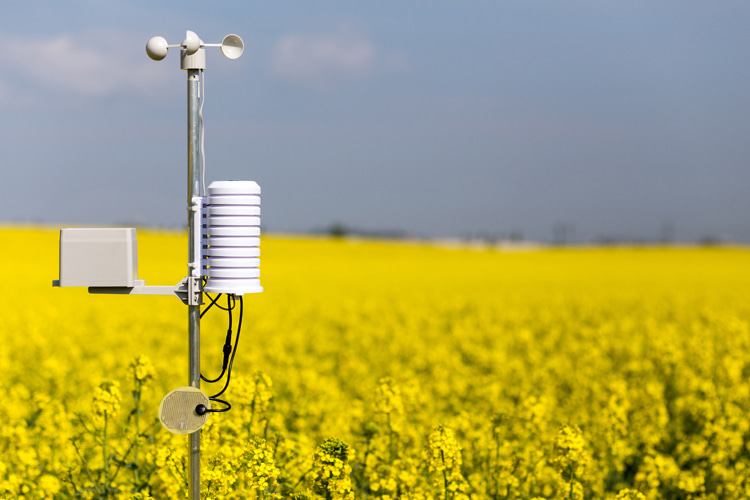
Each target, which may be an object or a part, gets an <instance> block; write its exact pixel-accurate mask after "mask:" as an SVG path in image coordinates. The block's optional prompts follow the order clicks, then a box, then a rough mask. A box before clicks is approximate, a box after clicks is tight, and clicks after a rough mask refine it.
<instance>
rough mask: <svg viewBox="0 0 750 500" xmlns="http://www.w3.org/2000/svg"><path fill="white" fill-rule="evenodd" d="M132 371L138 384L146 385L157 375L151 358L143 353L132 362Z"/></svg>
mask: <svg viewBox="0 0 750 500" xmlns="http://www.w3.org/2000/svg"><path fill="white" fill-rule="evenodd" d="M130 371H131V375H132V377H133V381H134V382H135V383H136V385H137V384H141V385H146V384H147V383H149V382H150V381H151V380H152V379H153V378H154V377H155V376H156V370H154V365H153V364H152V363H151V360H150V359H149V357H148V356H143V355H141V356H138V357H137V358H135V359H134V360H133V361H131V362H130Z"/></svg>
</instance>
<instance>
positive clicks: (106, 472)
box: [102, 411, 109, 498]
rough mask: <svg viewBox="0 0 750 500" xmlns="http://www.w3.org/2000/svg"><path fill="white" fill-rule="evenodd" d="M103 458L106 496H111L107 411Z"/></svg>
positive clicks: (105, 415)
mask: <svg viewBox="0 0 750 500" xmlns="http://www.w3.org/2000/svg"><path fill="white" fill-rule="evenodd" d="M102 459H103V461H104V497H105V498H106V497H108V496H109V459H108V458H107V412H106V411H105V412H104V438H103V443H102Z"/></svg>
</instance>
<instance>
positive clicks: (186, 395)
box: [159, 386, 211, 434]
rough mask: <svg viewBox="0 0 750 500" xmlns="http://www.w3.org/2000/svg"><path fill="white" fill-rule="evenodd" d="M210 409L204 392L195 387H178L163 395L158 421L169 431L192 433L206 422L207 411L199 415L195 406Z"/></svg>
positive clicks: (209, 403) (209, 402)
mask: <svg viewBox="0 0 750 500" xmlns="http://www.w3.org/2000/svg"><path fill="white" fill-rule="evenodd" d="M198 405H203V406H205V407H206V408H207V409H209V410H210V409H211V401H210V400H209V399H208V396H206V393H205V392H203V391H201V390H200V389H198V388H197V387H190V386H187V387H179V388H177V389H175V390H173V391H171V392H170V393H169V394H167V395H166V396H164V399H162V400H161V404H160V405H159V421H160V422H161V425H163V426H164V428H165V429H167V430H168V431H169V432H173V433H175V434H192V433H193V432H195V431H197V430H198V429H200V428H201V427H203V424H205V423H206V422H208V414H209V413H208V412H206V413H204V414H203V415H199V414H198V413H197V412H196V410H195V409H196V407H197V406H198Z"/></svg>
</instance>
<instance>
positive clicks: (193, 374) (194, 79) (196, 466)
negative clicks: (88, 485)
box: [187, 69, 201, 500]
mask: <svg viewBox="0 0 750 500" xmlns="http://www.w3.org/2000/svg"><path fill="white" fill-rule="evenodd" d="M187 72H188V79H187V83H188V89H187V95H188V189H187V207H188V211H187V212H188V262H189V263H190V264H193V265H195V264H198V265H200V258H201V256H200V254H199V253H198V254H196V251H195V243H196V242H195V241H193V240H194V239H195V234H196V232H195V226H196V225H200V224H201V220H200V216H199V215H198V214H197V213H196V212H195V211H193V210H192V205H193V197H195V196H200V195H201V192H200V179H201V176H200V167H201V166H200V117H199V109H200V70H197V69H188V70H187ZM188 280H189V281H190V280H192V281H193V286H188V336H189V346H190V347H189V349H190V353H189V360H190V361H189V371H190V377H189V378H190V380H189V381H188V383H189V385H191V386H192V387H196V388H200V385H201V366H200V363H201V355H200V336H201V334H200V332H201V327H200V321H201V317H200V305H199V302H200V294H201V292H200V286H201V285H200V278H199V277H194V276H193V273H192V268H190V266H188ZM194 290H198V291H197V297H198V300H197V301H196V300H195V295H196V294H194V293H193V292H194ZM188 439H189V443H188V446H189V449H188V452H189V453H188V490H189V491H188V498H189V499H190V500H199V499H200V443H201V442H200V439H201V433H200V431H198V432H193V433H192V434H190V435H189V438H188Z"/></svg>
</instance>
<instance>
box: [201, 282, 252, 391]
mask: <svg viewBox="0 0 750 500" xmlns="http://www.w3.org/2000/svg"><path fill="white" fill-rule="evenodd" d="M243 309H244V303H243V302H242V295H240V319H239V320H238V321H237V335H236V336H235V338H234V351H233V352H232V357H231V358H230V359H229V369H228V370H227V381H226V383H225V384H224V388H223V389H222V390H221V391H219V392H218V393H216V394H214V395H213V396H211V397H209V398H208V399H210V400H213V399H214V398H218V397H219V396H221V395H222V394H224V392H225V391H226V390H227V387H229V380H230V379H231V378H232V365H233V364H234V355H235V354H237V346H238V345H239V343H240V332H241V331H242V315H243V313H244V310H243ZM219 401H220V400H219Z"/></svg>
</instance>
